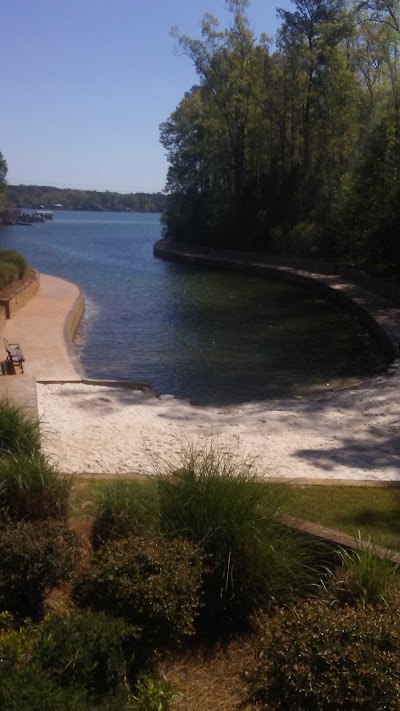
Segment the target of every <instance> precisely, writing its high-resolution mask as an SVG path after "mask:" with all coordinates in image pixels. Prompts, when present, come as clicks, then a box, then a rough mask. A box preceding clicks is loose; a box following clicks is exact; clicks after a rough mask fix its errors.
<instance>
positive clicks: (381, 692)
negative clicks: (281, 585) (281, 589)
mask: <svg viewBox="0 0 400 711" xmlns="http://www.w3.org/2000/svg"><path fill="white" fill-rule="evenodd" d="M399 629H400V627H399V612H398V610H390V609H389V608H387V607H386V606H381V607H367V608H365V609H361V608H354V607H343V608H337V607H331V606H329V605H328V604H326V603H322V602H319V601H314V602H312V603H301V604H298V605H296V608H295V609H280V610H278V611H277V612H276V613H275V614H274V615H273V616H271V617H266V618H265V619H264V620H263V622H262V625H261V630H260V634H261V638H260V643H259V649H258V652H257V660H256V662H255V665H254V668H253V669H252V670H251V671H249V672H248V674H247V683H248V701H250V702H252V703H254V704H255V705H257V708H262V709H271V710H272V709H282V710H283V709H293V711H301V710H304V711H306V710H307V711H317V710H318V711H325V710H326V711H327V710H328V709H354V710H356V709H367V708H368V709H374V710H376V711H383V709H385V710H387V711H390V710H392V711H396V709H398V705H399V695H400V632H399Z"/></svg>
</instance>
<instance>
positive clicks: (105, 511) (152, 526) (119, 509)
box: [91, 479, 158, 550]
mask: <svg viewBox="0 0 400 711" xmlns="http://www.w3.org/2000/svg"><path fill="white" fill-rule="evenodd" d="M157 526H158V497H157V488H156V485H155V484H154V482H151V481H149V482H146V483H142V482H137V481H134V480H129V481H127V480H123V479H119V480H117V481H115V482H113V483H111V484H109V485H108V486H106V487H104V488H103V489H102V490H101V492H100V493H99V495H98V496H97V499H96V505H95V514H94V521H93V527H92V536H91V538H92V545H93V548H94V549H95V550H97V548H99V547H100V546H101V545H104V543H106V542H107V541H110V540H114V539H118V538H126V537H127V536H130V535H140V534H144V533H145V532H146V531H155V530H156V529H157Z"/></svg>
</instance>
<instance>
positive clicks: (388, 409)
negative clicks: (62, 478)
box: [0, 246, 400, 483]
mask: <svg viewBox="0 0 400 711" xmlns="http://www.w3.org/2000/svg"><path fill="white" fill-rule="evenodd" d="M164 249H165V246H164ZM163 256H165V255H163ZM168 256H169V257H170V258H175V256H174V255H173V254H170V255H168ZM193 257H194V255H193V253H192V254H190V255H189V257H188V258H189V259H190V260H191V261H195V260H194V259H193ZM205 258H207V257H205V256H204V255H202V260H204V259H205ZM208 258H210V259H212V260H213V263H214V264H215V261H216V260H217V259H218V257H216V256H215V255H211V256H209V257H208ZM221 261H223V263H224V266H226V263H227V262H229V255H228V256H227V255H226V254H225V255H224V257H223V260H222V258H221ZM232 261H233V262H234V264H233V268H236V269H239V268H240V264H239V263H238V259H237V257H236V256H235V259H232ZM251 263H252V264H254V265H255V266H256V267H257V268H261V267H262V264H260V263H256V262H255V260H254V256H253V259H252V261H251ZM242 266H243V268H246V269H248V267H249V261H248V260H247V262H246V259H244V261H243V264H242ZM271 269H274V265H268V270H269V271H270V270H271ZM296 272H297V274H298V279H299V281H300V282H302V283H303V284H304V280H305V279H306V280H307V281H309V282H311V281H315V283H316V286H317V288H321V284H322V285H323V288H324V291H326V292H327V291H328V289H331V290H332V291H333V292H334V290H335V289H336V293H338V291H339V292H340V294H341V298H342V295H343V294H345V298H346V299H349V301H351V303H352V304H356V308H357V309H359V308H361V305H362V306H363V308H364V310H365V313H366V320H367V321H368V320H372V321H373V322H374V324H375V325H374V329H375V334H377V333H380V334H381V338H382V339H383V341H385V340H387V343H388V344H390V345H389V346H388V347H389V348H391V349H392V360H393V362H392V365H391V366H390V368H389V371H388V373H387V374H385V375H379V376H376V377H373V378H370V379H368V380H365V381H363V382H360V383H359V384H358V385H356V386H354V387H352V388H347V389H344V390H336V391H331V390H330V391H325V392H318V393H314V394H312V395H310V396H308V397H301V398H300V397H296V398H287V397H286V398H279V399H275V400H268V401H265V402H257V403H254V402H249V403H246V404H243V405H238V406H232V405H229V406H223V407H220V406H218V407H199V406H196V405H191V404H190V403H189V402H187V401H183V400H177V399H175V398H174V397H172V396H171V395H168V394H164V395H161V397H157V396H156V395H155V394H154V393H153V392H152V391H151V389H149V388H146V387H140V384H135V383H131V384H129V386H128V387H127V386H126V384H125V385H124V384H122V383H118V382H112V383H110V382H102V381H91V380H89V379H87V378H86V377H85V375H84V373H82V372H81V369H80V366H79V364H78V363H77V361H76V359H75V357H74V352H73V347H72V337H73V335H74V332H75V330H76V328H77V325H78V323H79V320H80V318H81V316H82V313H83V307H84V299H83V295H82V293H81V292H80V290H79V288H78V287H76V286H75V285H74V284H71V283H70V282H66V281H64V280H62V279H58V278H55V277H49V276H46V275H40V288H39V290H38V293H37V294H35V295H33V296H32V298H31V299H30V300H29V302H28V303H26V304H24V305H23V306H21V308H20V309H19V310H18V311H17V312H16V313H14V314H13V316H12V318H11V319H10V320H7V321H6V323H5V325H4V328H3V333H2V335H3V336H4V337H6V338H8V340H13V341H16V342H21V345H22V346H23V349H24V353H25V356H26V363H25V364H24V366H25V373H24V375H15V376H5V377H2V378H0V394H1V395H3V396H4V395H6V396H9V397H13V388H14V389H17V390H18V398H17V399H18V400H19V402H24V393H25V401H26V403H27V404H29V402H30V403H31V400H32V387H33V385H34V383H36V393H37V408H38V413H39V416H40V418H41V425H42V430H43V447H44V450H45V452H46V454H47V455H48V456H50V457H51V458H52V459H53V460H54V461H55V462H56V463H57V464H58V465H59V467H60V470H61V471H64V472H71V473H72V472H74V473H77V474H93V475H96V474H98V475H107V474H108V475H131V476H135V475H143V474H150V475H151V473H152V472H153V471H154V470H155V467H156V466H157V464H159V463H160V461H162V460H169V461H174V458H175V457H177V456H178V455H179V452H180V450H181V449H183V448H185V447H186V446H188V445H195V446H198V447H202V446H207V445H208V444H209V443H210V441H216V442H217V443H218V446H219V447H221V448H227V449H229V450H234V451H237V452H240V454H241V455H245V456H246V455H248V456H249V457H250V458H251V459H252V460H254V463H255V466H256V469H257V470H258V472H259V474H260V475H262V476H265V477H285V478H289V479H293V480H297V481H298V480H301V479H304V480H317V481H318V480H319V481H321V482H322V481H323V480H330V481H333V480H336V481H338V482H340V481H347V482H349V481H353V482H362V481H368V482H371V483H372V482H400V438H399V428H398V422H399V417H400V398H399V392H400V368H399V361H398V358H397V356H398V351H397V343H398V342H399V341H400V337H399V334H400V314H399V311H398V310H397V309H395V308H394V307H393V305H392V304H390V303H389V302H387V301H385V300H384V299H382V298H381V297H376V296H374V295H372V294H369V295H368V298H367V292H365V291H363V292H361V290H360V288H359V287H355V286H354V285H352V284H348V283H346V282H345V281H344V280H343V279H340V278H339V277H338V276H337V275H336V276H335V277H334V278H333V277H329V278H328V277H327V276H326V275H325V276H321V275H318V274H316V273H306V272H305V271H304V270H296V269H293V268H290V275H291V278H292V279H293V280H294V279H295V278H296ZM287 273H288V271H287V269H286V271H285V274H287ZM277 276H279V274H277ZM327 279H328V281H329V279H330V280H331V285H329V284H328V285H327V284H326V281H327ZM309 285H310V284H309ZM357 299H358V301H357ZM396 339H397V341H396ZM12 383H15V384H17V383H18V386H17V387H16V385H15V386H13V385H12Z"/></svg>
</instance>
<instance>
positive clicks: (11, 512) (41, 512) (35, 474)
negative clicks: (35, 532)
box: [0, 454, 72, 521]
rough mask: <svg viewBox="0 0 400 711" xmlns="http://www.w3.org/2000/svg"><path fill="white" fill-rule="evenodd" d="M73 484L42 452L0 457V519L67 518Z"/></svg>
mask: <svg viewBox="0 0 400 711" xmlns="http://www.w3.org/2000/svg"><path fill="white" fill-rule="evenodd" d="M71 484H72V478H71V477H69V476H66V475H62V474H60V473H59V472H58V470H57V468H56V467H55V466H54V465H53V464H51V463H50V462H49V461H48V460H47V459H46V458H45V457H44V456H43V455H41V454H39V455H33V456H32V455H30V456H27V455H18V456H9V457H7V458H3V459H0V514H1V515H0V519H1V518H2V517H3V518H4V517H6V518H11V519H26V520H29V521H36V520H40V519H48V518H55V519H64V518H66V516H67V513H68V501H69V494H70V489H71Z"/></svg>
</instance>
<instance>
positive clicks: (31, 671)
mask: <svg viewBox="0 0 400 711" xmlns="http://www.w3.org/2000/svg"><path fill="white" fill-rule="evenodd" d="M0 708H1V710H2V711H88V704H87V700H86V698H85V695H84V694H83V693H82V692H80V691H79V690H75V689H62V688H60V687H59V686H57V684H56V683H55V682H54V681H52V680H51V679H49V678H48V677H47V676H46V675H45V674H44V673H43V672H42V671H41V670H40V669H37V668H35V667H34V666H23V667H21V668H16V669H15V670H13V672H11V674H7V675H2V676H0ZM123 708H124V707H123V706H120V707H119V711H122V710H123Z"/></svg>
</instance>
